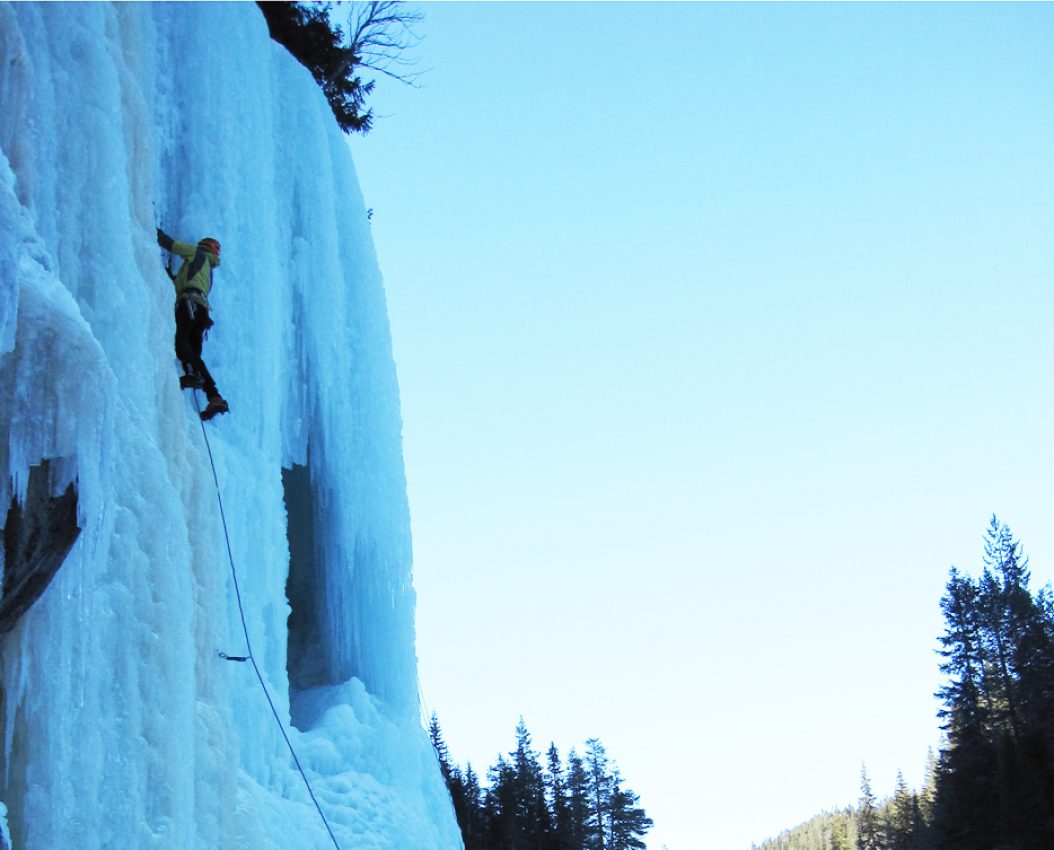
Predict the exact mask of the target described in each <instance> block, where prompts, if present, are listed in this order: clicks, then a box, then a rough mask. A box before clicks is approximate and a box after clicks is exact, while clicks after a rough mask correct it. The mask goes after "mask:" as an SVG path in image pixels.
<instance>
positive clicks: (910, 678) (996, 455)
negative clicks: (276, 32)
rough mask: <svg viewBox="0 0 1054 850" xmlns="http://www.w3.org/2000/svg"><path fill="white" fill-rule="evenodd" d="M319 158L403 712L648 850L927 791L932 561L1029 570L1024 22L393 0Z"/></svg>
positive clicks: (1031, 182)
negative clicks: (597, 763)
mask: <svg viewBox="0 0 1054 850" xmlns="http://www.w3.org/2000/svg"><path fill="white" fill-rule="evenodd" d="M420 8H421V9H422V10H423V12H424V13H425V16H426V17H425V21H424V22H423V24H422V25H421V27H420V32H421V34H423V35H424V36H425V40H424V42H423V43H422V45H421V46H420V47H419V48H418V51H417V53H418V55H420V57H421V65H422V67H426V68H428V69H430V70H429V71H428V73H427V74H426V75H425V77H424V80H423V82H424V88H422V89H420V90H413V89H408V88H405V87H400V86H397V85H387V84H384V83H381V84H380V85H379V86H378V90H377V92H376V94H375V95H374V97H373V100H372V102H373V105H374V106H375V109H376V111H377V112H378V119H377V122H376V129H375V130H374V131H373V132H372V133H371V134H370V135H369V136H367V137H365V138H356V139H353V140H352V143H351V146H352V151H353V154H354V156H355V160H356V163H357V166H358V170H359V174H360V178H361V182H362V186H363V191H364V193H365V196H366V203H367V206H368V207H372V208H373V210H374V218H373V230H374V235H375V238H376V244H377V249H378V254H379V257H380V262H381V267H382V269H383V271H384V274H385V281H386V287H387V292H388V298H389V304H390V309H391V319H392V330H393V335H394V341H395V356H396V361H397V365H398V369H399V376H400V384H401V388H402V401H403V414H404V418H405V454H406V463H407V475H408V479H409V487H410V501H411V510H412V514H413V529H414V543H415V564H416V566H415V584H416V587H417V589H418V594H419V600H418V654H419V656H420V664H421V684H422V690H423V693H424V696H425V699H426V701H427V705H428V707H429V708H430V709H434V710H435V711H437V712H438V714H439V716H440V719H441V721H442V723H443V726H444V729H445V732H446V736H447V739H448V743H449V745H450V748H451V750H452V753H453V755H454V757H455V758H456V759H457V760H458V761H460V762H461V763H464V762H465V761H468V760H471V761H472V762H473V764H474V766H475V767H476V768H477V769H478V770H480V771H483V770H485V769H486V768H487V767H488V766H489V765H490V764H492V763H493V762H494V760H495V756H496V754H497V753H498V752H499V751H506V750H508V749H510V748H511V747H512V746H513V744H514V740H513V729H514V727H515V725H516V722H517V719H518V718H519V716H520V715H521V714H522V715H524V717H525V719H526V721H527V725H528V728H529V729H530V730H531V731H532V733H533V734H534V737H535V743H536V745H537V747H538V749H540V750H544V749H545V748H546V747H547V746H548V742H549V741H550V740H553V741H555V742H556V743H557V745H558V747H560V749H561V751H562V752H564V753H565V754H566V751H567V750H568V749H569V748H570V747H571V746H573V745H577V746H578V747H579V748H580V749H581V744H582V742H583V741H584V740H585V739H586V738H587V737H590V736H598V737H600V738H601V739H602V740H603V741H604V742H605V744H606V745H607V747H608V750H609V752H610V754H611V755H612V756H613V757H614V758H615V760H616V761H617V762H618V764H619V766H620V767H621V768H622V771H623V773H624V775H625V777H626V778H627V781H628V783H629V784H630V786H631V787H632V788H633V789H634V790H636V791H637V792H638V793H639V794H640V795H641V797H642V802H643V804H644V805H645V806H646V808H647V809H648V812H649V814H651V815H652V817H653V818H654V819H655V821H656V827H655V829H654V831H653V833H652V835H651V837H650V840H649V846H651V847H652V848H655V850H658V848H661V847H662V846H663V845H664V844H665V845H667V846H668V847H669V848H670V850H693V848H715V850H746V848H749V846H750V843H751V841H752V840H759V841H760V840H761V839H763V838H765V837H766V836H769V835H772V834H774V833H776V832H778V831H779V830H780V829H781V828H784V827H789V826H792V825H794V824H795V823H797V822H799V821H801V820H804V819H805V818H807V817H809V816H810V815H812V814H814V813H816V812H817V811H819V810H820V809H823V808H825V807H832V806H841V805H846V804H849V803H852V802H853V801H854V800H855V799H856V797H857V794H858V778H859V770H860V764H861V762H866V763H867V765H868V767H869V769H870V772H871V774H872V777H873V780H874V784H875V788H876V791H878V792H879V793H881V794H887V793H889V792H891V791H892V786H893V780H894V776H895V773H896V770H897V769H898V767H899V768H901V769H903V771H904V773H905V776H906V778H907V779H908V781H909V783H911V784H917V783H919V782H920V781H921V779H922V767H923V763H924V760H925V757H926V749H927V747H928V746H930V745H936V744H937V743H938V727H937V720H936V717H935V711H936V708H937V704H936V701H935V700H934V698H933V697H932V693H933V691H934V690H935V688H936V687H937V686H938V684H939V682H940V677H939V674H938V672H937V663H938V658H937V656H936V655H935V654H934V649H935V647H936V638H937V636H938V634H939V633H940V631H941V628H942V624H941V619H940V613H939V609H938V601H939V598H940V595H941V593H942V590H943V586H944V582H945V580H946V577H947V571H948V568H949V567H950V566H951V565H952V564H955V565H957V566H959V567H960V568H961V569H964V570H967V571H975V570H976V568H977V566H978V564H979V562H980V557H981V538H982V534H983V532H984V529H985V526H986V524H987V522H988V519H989V517H990V516H991V514H992V513H993V512H995V513H997V514H998V515H999V517H1000V519H1002V520H1004V521H1006V522H1007V523H1009V524H1010V526H1011V528H1012V529H1013V531H1014V532H1015V534H1016V535H1017V536H1018V537H1019V538H1020V539H1021V540H1022V542H1023V545H1024V548H1025V551H1026V554H1028V555H1030V556H1031V559H1032V567H1033V573H1034V577H1035V579H1036V584H1037V585H1039V584H1043V583H1046V582H1047V581H1049V580H1050V579H1051V578H1052V577H1054V534H1052V531H1051V516H1052V508H1054V495H1052V488H1051V481H1052V480H1054V454H1052V450H1051V443H1052V436H1054V410H1052V404H1051V401H1052V399H1051V390H1052V385H1054V378H1052V365H1054V358H1052V353H1054V352H1052V345H1051V339H1052V335H1051V333H1050V323H1051V321H1052V319H1054V297H1052V284H1054V272H1052V269H1054V238H1052V234H1054V157H1052V155H1051V152H1052V151H1054V86H1052V85H1051V81H1052V80H1054V47H1052V45H1054V6H1051V5H1046V4H1043V5H1039V4H1037V5H1009V4H997V5H953V4H936V5H882V4H879V5H872V4H867V5H831V4H814V5H784V4H760V5H747V4H729V5H724V4H720V5H719V4H689V3H676V4H657V3H649V4H631V3H624V4H602V3H590V4H562V3H541V4H531V3H522V4H519V3H517V4H490V3H480V4H440V3H437V4H426V5H423V6H421V7H420Z"/></svg>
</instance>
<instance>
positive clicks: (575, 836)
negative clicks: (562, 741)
mask: <svg viewBox="0 0 1054 850" xmlns="http://www.w3.org/2000/svg"><path fill="white" fill-rule="evenodd" d="M590 800H591V798H590V793H589V773H588V771H587V770H586V764H585V761H584V760H583V759H582V757H581V756H579V755H578V753H577V752H575V750H574V749H573V748H572V749H571V752H570V753H569V754H568V756H567V811H568V823H569V827H568V834H569V835H570V837H571V846H572V847H574V848H576V850H584V848H585V847H586V842H587V836H588V833H589V817H590V812H591V811H592V807H591V803H590Z"/></svg>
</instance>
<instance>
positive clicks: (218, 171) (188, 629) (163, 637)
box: [0, 3, 461, 850]
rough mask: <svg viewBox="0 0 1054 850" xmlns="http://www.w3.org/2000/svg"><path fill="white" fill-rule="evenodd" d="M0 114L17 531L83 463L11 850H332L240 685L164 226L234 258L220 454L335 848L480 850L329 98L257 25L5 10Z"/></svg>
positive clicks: (261, 612)
mask: <svg viewBox="0 0 1054 850" xmlns="http://www.w3.org/2000/svg"><path fill="white" fill-rule="evenodd" d="M0 114H2V115H3V116H4V117H3V121H2V122H0V464H2V465H3V467H4V468H5V469H6V471H7V474H6V475H2V476H0V505H6V504H8V503H9V502H10V499H11V498H12V497H13V496H14V497H16V498H18V497H20V496H21V495H22V494H23V493H24V489H25V482H26V474H27V470H28V468H29V466H30V465H31V464H35V463H38V462H39V461H40V459H41V458H45V457H47V458H65V459H67V460H65V461H64V462H63V466H62V470H61V474H60V475H59V476H58V480H56V482H55V486H56V487H59V486H61V485H62V484H63V483H68V481H71V480H73V479H74V478H76V479H77V480H78V481H79V495H80V501H79V511H80V516H79V520H80V524H81V525H82V527H83V529H84V530H83V532H82V534H81V536H80V538H79V540H78V542H77V543H76V545H75V546H74V549H73V551H72V553H71V554H70V556H69V558H68V559H67V560H66V563H65V564H64V566H63V567H62V569H61V570H60V571H59V573H58V575H57V576H56V578H55V580H54V581H53V582H52V584H51V586H50V587H49V588H48V590H47V591H46V592H45V593H44V595H43V596H42V597H41V598H40V600H39V601H38V602H37V604H36V605H35V606H34V608H33V609H32V610H31V611H30V612H29V613H28V614H27V615H26V616H25V617H24V618H23V620H22V621H21V623H20V624H19V625H18V626H17V627H16V628H15V630H14V631H13V632H11V633H10V634H9V635H8V636H7V638H6V639H5V641H4V642H3V644H2V645H0V687H2V692H0V724H2V725H0V730H2V734H3V741H2V749H0V752H2V755H3V770H2V773H0V799H2V800H4V802H5V803H6V804H7V809H8V822H9V824H10V828H11V837H12V839H13V841H14V846H15V847H16V848H17V850H73V848H78V850H103V848H137V850H139V848H154V847H156V848H165V850H172V848H184V847H185V848H210V850H217V848H222V850H232V848H246V850H249V848H251V850H266V849H267V848H275V850H278V848H281V850H288V848H294V847H295V848H325V847H332V841H331V840H330V839H329V837H328V835H327V834H326V832H325V829H324V827H323V825H322V822H321V820H320V818H319V817H318V814H317V812H316V811H315V809H314V807H313V806H312V804H311V802H310V799H309V797H308V796H307V792H306V790H305V789H304V787H303V783H302V781H301V779H300V776H299V774H298V773H296V771H295V767H294V765H293V764H292V760H291V758H290V756H289V753H288V750H287V749H286V745H285V743H284V741H283V740H282V737H281V734H280V732H279V730H278V728H277V726H276V724H275V722H274V718H273V717H272V715H271V713H270V709H269V707H268V705H267V702H266V700H265V698H264V696H263V693H262V692H261V689H260V687H259V684H258V682H257V681H256V679H255V676H254V674H253V672H252V668H251V667H250V666H249V665H247V664H235V663H230V662H226V661H223V660H221V659H220V658H219V657H218V655H217V652H218V651H221V650H222V651H224V652H227V653H229V654H231V655H240V654H243V653H244V652H245V649H246V647H245V639H244V637H243V634H242V630H241V623H240V619H239V614H238V606H237V600H236V597H235V593H234V587H233V584H232V581H231V573H230V568H229V565H228V562H227V550H226V544H225V541H224V536H223V528H222V525H221V522H220V517H219V512H218V510H217V500H216V492H215V489H214V486H213V481H212V473H211V470H210V467H209V465H208V457H207V454H206V451H205V444H204V442H203V439H202V432H201V426H200V424H199V422H198V421H197V417H196V415H195V412H194V408H193V403H192V401H191V398H192V396H191V394H190V393H182V394H181V393H180V390H179V388H178V384H177V367H176V363H175V359H174V356H173V353H172V335H173V320H172V300H173V298H172V287H171V284H170V283H169V281H168V279H167V277H166V276H165V274H164V271H163V268H162V264H161V255H160V252H159V249H158V248H157V246H156V244H155V241H154V226H155V223H160V224H161V225H162V226H163V227H164V228H165V229H166V230H167V231H168V232H169V233H171V234H172V235H173V236H175V237H177V238H180V239H184V240H197V239H200V238H202V237H204V236H214V237H216V238H217V239H219V240H220V242H221V243H222V246H223V253H222V258H223V262H222V265H221V267H220V268H219V269H218V271H217V273H216V277H215V284H214V290H213V296H212V298H211V300H212V304H213V309H214V317H215V319H216V323H217V324H216V326H215V327H214V328H213V330H212V332H211V334H210V338H209V340H208V342H207V343H206V346H205V358H206V361H207V362H208V364H209V367H210V369H211V370H212V372H213V375H214V376H215V378H216V380H217V382H218V384H219V388H220V391H221V392H222V393H223V395H224V396H225V397H226V398H227V400H228V401H229V403H230V406H231V414H230V415H229V416H222V417H219V418H217V419H216V420H214V421H213V422H212V423H210V424H209V425H208V426H206V427H207V428H208V429H209V435H210V439H211V441H212V448H213V452H214V454H215V460H216V467H217V473H218V476H219V482H220V487H221V490H222V497H223V503H224V508H225V510H226V516H227V520H228V525H229V529H230V543H231V551H232V555H233V559H234V563H235V565H236V567H237V569H238V575H239V582H240V587H241V594H242V598H243V601H244V605H245V614H246V617H247V620H248V627H249V632H250V637H251V640H252V647H253V650H254V656H255V658H256V660H257V662H258V664H259V665H260V668H261V670H262V672H263V675H264V678H265V679H266V681H267V684H268V687H269V689H270V691H271V693H272V695H273V696H274V698H275V700H276V703H277V705H278V711H279V713H280V715H281V716H282V717H283V719H284V720H286V721H287V723H288V721H289V720H290V717H291V713H292V715H295V718H296V723H297V725H296V726H292V725H290V726H289V734H290V736H291V738H292V740H293V743H294V745H295V746H296V748H297V751H298V753H299V755H300V759H301V761H302V763H303V764H304V766H305V768H306V771H307V774H308V776H309V778H310V779H311V781H312V784H313V787H314V789H315V793H316V795H317V797H318V799H319V802H320V804H321V805H322V807H323V809H324V810H325V812H326V814H327V816H328V818H329V820H330V823H331V825H332V826H333V829H334V832H335V833H336V836H337V839H338V840H339V841H340V843H341V846H342V847H345V848H351V847H355V848H393V850H394V848H399V850H413V848H458V847H460V846H461V841H460V838H459V836H458V832H457V827H456V825H455V823H454V820H453V814H452V811H451V807H450V804H449V799H448V798H447V796H446V792H445V789H444V787H443V783H442V780H441V777H440V775H439V771H438V768H437V765H436V762H435V759H434V756H433V754H432V751H431V748H430V746H429V743H428V739H427V736H426V735H425V733H424V732H423V730H422V728H421V724H420V718H419V707H418V697H417V677H416V658H415V654H414V642H413V640H414V639H413V610H414V595H413V588H412V586H411V580H410V562H411V551H410V531H409V514H408V509H407V503H406V487H405V480H404V475H403V460H402V447H401V421H400V415H399V399H398V387H397V382H396V375H395V366H394V363H393V361H392V355H391V345H390V337H389V330H388V319H387V309H386V304H385V297H384V290H383V283H382V280H381V275H380V272H379V270H378V267H377V262H376V257H375V254H374V249H373V244H372V241H371V238H370V233H369V226H368V222H367V219H366V213H365V209H364V204H363V200H362V197H361V192H360V190H359V187H358V183H357V180H356V177H355V173H354V167H353V164H352V162H351V159H350V155H349V153H348V149H347V146H346V143H345V140H344V138H343V136H342V135H341V133H340V132H339V130H338V129H337V127H336V125H335V123H334V121H333V118H332V115H331V113H330V111H329V108H328V106H327V104H326V102H325V99H324V98H323V96H322V95H321V93H320V92H319V90H318V88H317V87H316V86H315V84H314V82H313V81H312V80H311V78H310V75H309V74H308V73H307V71H306V70H305V69H304V68H302V67H301V66H300V65H298V64H297V63H296V62H295V61H294V60H293V59H292V58H291V57H290V56H289V55H288V54H287V53H286V52H285V51H284V50H283V49H282V48H281V47H279V46H278V45H276V44H274V43H273V42H271V41H270V40H269V38H268V36H267V29H266V26H265V24H264V21H263V18H262V16H261V15H260V13H259V11H258V10H257V9H256V7H255V5H254V4H185V5H184V4H52V3H19V4H6V5H0ZM283 469H285V470H289V471H293V472H295V471H299V472H298V475H299V482H300V485H301V491H302V492H301V496H300V501H299V503H298V505H297V507H296V509H295V510H294V509H292V508H291V511H290V513H291V515H293V516H294V520H295V522H296V525H295V527H294V528H292V529H289V528H287V515H286V502H285V498H286V492H285V491H286V489H287V487H288V484H286V485H285V486H284V485H283ZM288 477H289V474H288V473H287V476H286V478H287V479H288ZM308 526H310V527H308ZM305 541H306V542H305ZM291 543H293V546H294V548H296V547H297V546H300V548H301V551H302V552H304V553H306V554H303V555H302V556H300V557H299V558H298V559H294V560H295V564H294V578H293V582H292V583H291V585H290V587H291V588H293V591H292V592H291V594H290V597H287V594H286V585H287V578H288V576H289V573H290V555H289V552H290V544H291ZM305 547H306V548H305ZM304 587H307V588H308V589H307V590H303V589H302V588H304ZM290 598H292V603H293V606H294V607H295V609H296V610H295V611H293V614H294V618H293V620H294V622H301V623H310V628H307V629H299V630H298V631H297V632H296V633H295V637H294V641H293V644H294V645H293V647H292V650H291V645H290V641H289V629H288V621H289V618H290V613H291V606H290V601H289V599H290ZM291 679H292V681H293V682H294V687H293V688H292V689H291V688H290V680H291Z"/></svg>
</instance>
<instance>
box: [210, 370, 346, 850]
mask: <svg viewBox="0 0 1054 850" xmlns="http://www.w3.org/2000/svg"><path fill="white" fill-rule="evenodd" d="M194 407H196V408H197V410H198V416H199V418H200V416H201V404H200V402H199V401H198V391H197V390H194ZM201 435H202V436H203V437H204V438H205V448H206V449H208V453H209V465H210V466H211V467H212V480H213V482H214V483H215V484H216V501H217V502H219V505H220V520H221V522H222V523H223V536H224V538H225V539H226V541H227V559H228V560H229V561H230V564H231V577H232V578H233V579H234V595H235V596H236V597H237V599H238V613H239V615H240V616H241V620H242V631H243V632H245V649H246V652H247V654H246V655H227V654H226V653H225V652H220V653H219V656H220V658H222V659H224V660H225V661H249V662H250V663H251V664H252V665H253V670H255V671H256V678H257V679H258V680H259V681H260V688H261V689H262V690H263V692H264V696H265V697H267V704H268V705H270V706H271V713H272V714H273V715H274V719H275V722H276V723H277V724H278V730H279V731H280V732H281V733H282V737H283V738H285V743H286V746H287V747H289V753H290V754H291V755H292V756H293V761H294V763H295V764H296V769H297V770H299V771H300V776H301V778H302V779H303V780H304V786H305V787H306V788H307V793H308V795H310V797H311V802H312V803H314V804H315V808H316V809H318V814H319V817H321V818H322V823H323V824H324V825H325V827H326V832H328V833H329V837H330V838H331V839H333V846H334V847H336V848H337V850H340V845H339V844H338V843H337V837H336V836H335V835H334V834H333V830H332V829H331V828H330V826H329V821H328V820H326V815H325V813H324V812H323V811H322V807H321V806H320V805H319V804H318V800H317V799H316V798H315V792H314V791H313V790H312V789H311V783H310V782H309V781H308V779H307V774H306V773H304V768H303V767H302V766H301V765H300V759H299V758H297V755H296V750H294V749H293V742H292V741H290V740H289V735H287V734H286V731H285V724H284V723H282V718H281V717H279V715H278V709H277V708H275V705H274V700H273V699H271V692H270V691H269V690H268V689H267V684H266V683H265V682H264V677H263V674H262V673H261V672H260V668H259V666H258V665H257V664H256V658H255V657H253V648H252V644H251V643H250V641H249V627H248V626H247V625H246V623H245V608H244V607H243V606H242V593H241V590H240V589H239V587H238V571H237V570H236V569H235V568H234V555H233V554H232V552H231V535H230V532H229V531H228V530H227V516H226V514H225V513H224V511H223V497H222V496H221V495H220V479H219V477H218V476H217V475H216V461H215V460H214V459H213V457H212V445H211V444H210V443H209V432H208V431H207V430H206V429H205V422H204V420H202V421H201Z"/></svg>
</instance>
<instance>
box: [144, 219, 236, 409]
mask: <svg viewBox="0 0 1054 850" xmlns="http://www.w3.org/2000/svg"><path fill="white" fill-rule="evenodd" d="M157 244H158V245H160V246H161V247H162V248H164V249H165V250H166V251H168V252H169V253H171V254H178V255H179V256H180V257H182V258H183V264H182V265H181V266H180V267H179V271H178V272H176V273H175V275H172V274H171V273H170V276H171V277H172V283H173V285H174V286H175V287H176V357H178V358H179V361H180V363H182V364H183V372H184V373H185V374H183V375H182V376H181V377H180V379H179V385H180V387H182V388H183V389H185V390H186V389H202V390H204V391H205V398H206V399H207V400H208V404H207V405H206V406H205V409H204V410H203V411H201V418H202V419H206V420H207V419H211V418H212V417H213V416H216V415H217V414H220V413H227V412H228V410H230V408H229V407H228V406H227V402H226V401H224V400H223V396H221V395H220V393H219V390H217V389H216V382H215V381H214V380H212V375H210V374H209V370H208V367H207V366H206V365H205V361H204V360H202V359H201V346H202V343H203V342H204V341H205V333H206V332H207V331H208V329H209V328H211V327H212V324H213V323H212V319H211V318H210V316H209V291H210V290H211V289H212V269H213V268H214V267H215V266H218V265H219V264H220V243H219V242H217V241H216V240H215V239H213V238H211V237H207V238H205V239H202V240H201V241H200V242H198V244H197V245H191V244H190V243H189V242H180V241H178V240H176V239H173V238H172V237H171V236H169V235H168V234H167V233H165V231H163V230H162V229H161V228H160V227H159V228H158V229H157Z"/></svg>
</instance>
